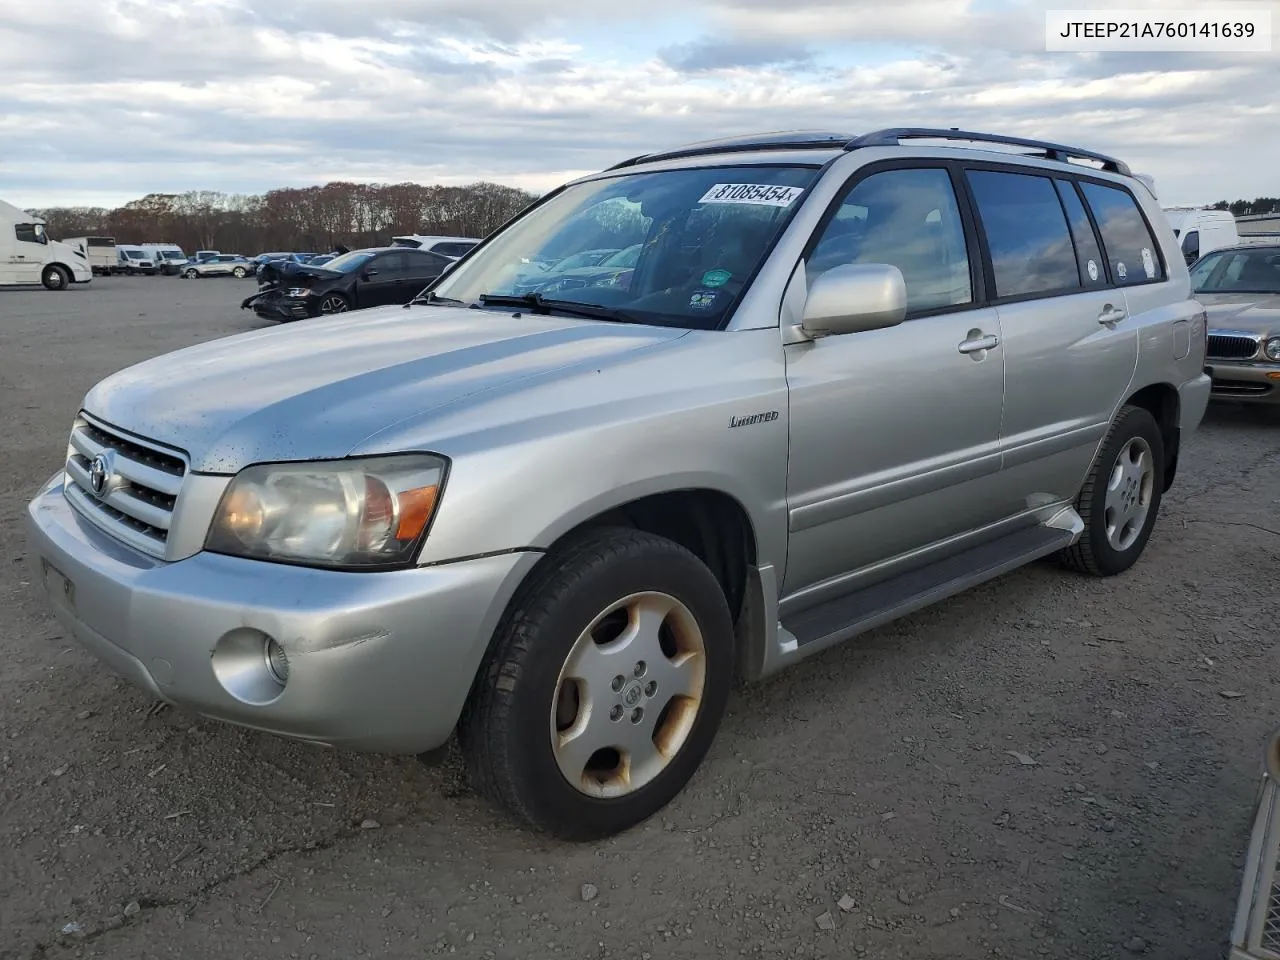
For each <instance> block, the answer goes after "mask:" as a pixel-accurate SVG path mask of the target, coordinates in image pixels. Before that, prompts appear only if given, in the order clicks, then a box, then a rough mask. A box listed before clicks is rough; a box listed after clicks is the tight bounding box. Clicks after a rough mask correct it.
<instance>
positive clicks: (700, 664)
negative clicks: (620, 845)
mask: <svg viewBox="0 0 1280 960" xmlns="http://www.w3.org/2000/svg"><path fill="white" fill-rule="evenodd" d="M733 648H734V642H733V626H732V622H731V618H730V614H729V608H728V605H727V603H726V602H725V597H724V593H723V591H722V590H721V588H720V584H719V583H718V581H717V580H716V578H715V576H714V575H713V574H712V573H711V571H710V570H709V569H708V568H707V566H706V565H705V564H704V563H702V561H701V560H699V559H698V558H697V557H695V556H694V555H693V554H692V553H690V552H689V551H688V550H686V549H685V548H683V547H681V546H679V545H678V544H676V543H673V542H672V541H670V540H666V539H663V538H661V537H657V536H654V535H652V534H649V533H644V532H641V531H636V530H628V529H609V530H599V531H592V532H590V533H588V534H585V535H583V536H581V537H579V538H577V539H575V540H574V541H573V542H571V543H569V544H568V545H566V546H564V547H561V548H560V549H558V550H556V551H555V552H553V553H552V554H550V555H548V556H547V557H546V558H545V559H544V560H543V561H542V562H541V564H540V566H539V568H538V569H536V570H535V571H534V573H533V574H532V575H531V576H530V578H529V581H528V582H527V583H526V584H525V585H524V586H523V587H522V589H521V591H520V593H519V594H518V595H517V597H516V599H515V600H514V601H513V603H512V608H511V610H510V611H509V613H508V615H507V617H506V618H505V620H504V623H503V625H502V626H500V627H499V629H498V632H497V634H496V636H495V641H494V645H493V647H492V649H491V650H490V652H489V654H488V656H487V658H486V661H485V663H484V665H483V666H482V668H481V670H480V673H479V674H478V676H477V678H476V682H475V685H474V687H473V689H472V692H471V696H470V699H469V701H468V704H467V708H466V710H465V711H464V713H463V717H462V721H461V724H460V726H459V740H460V743H461V745H462V749H463V753H464V754H465V756H466V758H467V764H468V768H469V770H470V772H471V779H472V781H473V783H474V784H475V786H476V787H477V789H478V790H479V791H480V792H481V793H483V794H485V795H486V796H487V797H489V798H490V799H491V800H493V801H495V802H497V803H498V804H500V805H501V806H503V807H505V808H506V809H507V810H508V811H509V812H510V813H512V814H513V815H514V816H515V817H516V818H518V819H520V820H521V821H523V822H524V823H526V824H527V825H529V826H531V827H534V828H535V829H538V830H541V831H543V832H545V833H549V834H551V835H554V836H558V837H561V838H564V839H570V840H591V839H598V838H601V837H606V836H609V835H611V834H615V833H618V832H621V831H623V830H626V829H628V828H629V827H632V826H634V825H635V824H637V823H640V822H641V821H643V820H646V819H647V818H649V817H651V816H652V815H653V814H655V813H657V812H658V811H659V810H661V809H662V808H663V807H665V806H666V805H667V804H668V803H669V802H670V801H671V800H672V799H673V798H674V797H675V796H676V795H677V794H678V793H679V792H680V791H681V790H682V789H683V788H684V786H685V784H686V783H687V782H688V781H689V779H690V778H691V777H692V776H693V774H694V772H695V771H696V770H697V769H698V766H699V764H700V763H701V762H702V759H703V757H704V756H705V755H706V753H707V750H708V749H709V748H710V746H711V742H712V740H713V739H714V737H715V734H716V730H717V729H718V728H719V725H720V720H721V718H722V717H723V715H724V711H725V705H726V704H727V702H728V696H729V688H730V685H731V683H732V676H733V667H732V664H733Z"/></svg>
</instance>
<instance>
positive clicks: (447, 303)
mask: <svg viewBox="0 0 1280 960" xmlns="http://www.w3.org/2000/svg"><path fill="white" fill-rule="evenodd" d="M415 303H425V304H428V305H431V306H437V307H452V306H456V307H461V306H463V303H462V301H461V300H454V299H453V298H452V297H442V296H440V295H439V294H437V293H436V292H435V291H432V290H429V291H427V292H426V293H420V294H418V295H417V296H416V297H414V298H413V299H412V300H410V301H409V302H408V303H406V304H405V305H404V308H405V309H406V310H408V309H409V308H410V307H412V306H413V305H414V304H415Z"/></svg>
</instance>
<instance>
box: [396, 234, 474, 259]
mask: <svg viewBox="0 0 1280 960" xmlns="http://www.w3.org/2000/svg"><path fill="white" fill-rule="evenodd" d="M479 243H480V241H479V240H477V239H475V238H474V237H424V236H420V235H419V234H416V233H414V234H409V235H407V236H403V237H392V238H391V245H392V246H393V247H412V248H413V249H415V250H425V251H427V252H428V253H438V254H440V256H442V257H448V258H450V259H451V260H457V259H459V258H460V257H464V256H466V255H467V254H468V253H470V252H471V250H472V248H474V247H476V246H478V245H479Z"/></svg>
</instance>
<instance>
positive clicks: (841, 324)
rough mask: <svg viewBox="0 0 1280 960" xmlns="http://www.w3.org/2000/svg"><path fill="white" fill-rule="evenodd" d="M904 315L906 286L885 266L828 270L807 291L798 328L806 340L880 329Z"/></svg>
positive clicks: (895, 270)
mask: <svg viewBox="0 0 1280 960" xmlns="http://www.w3.org/2000/svg"><path fill="white" fill-rule="evenodd" d="M906 315H907V283H906V281H905V280H904V279H903V278H902V271H901V270H899V269H898V268H897V267H895V266H892V265H891V264H887V263H857V264H845V265H843V266H839V267H832V268H831V269H830V270H827V271H826V272H825V273H823V274H821V275H820V276H819V277H818V278H817V279H816V280H815V281H814V282H813V286H812V287H810V288H809V295H808V297H807V298H806V300H805V304H804V314H803V317H802V319H801V321H800V326H801V328H802V329H803V330H804V332H805V333H806V334H807V335H808V336H810V337H826V336H839V335H840V334H842V333H862V332H863V331H866V330H880V329H882V328H884V327H892V326H896V325H897V324H899V323H901V322H902V320H903V318H904V317H906Z"/></svg>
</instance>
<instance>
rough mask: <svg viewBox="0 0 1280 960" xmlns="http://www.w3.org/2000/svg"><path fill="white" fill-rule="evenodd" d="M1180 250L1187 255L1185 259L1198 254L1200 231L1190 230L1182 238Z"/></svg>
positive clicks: (1191, 258)
mask: <svg viewBox="0 0 1280 960" xmlns="http://www.w3.org/2000/svg"><path fill="white" fill-rule="evenodd" d="M1182 252H1183V253H1185V254H1186V255H1187V259H1189V260H1194V259H1196V258H1197V257H1198V256H1200V231H1199V230H1192V231H1191V232H1190V233H1188V234H1187V235H1186V236H1185V237H1183V238H1182Z"/></svg>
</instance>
